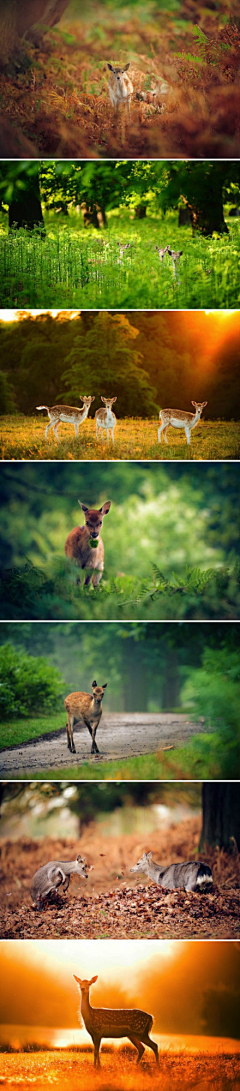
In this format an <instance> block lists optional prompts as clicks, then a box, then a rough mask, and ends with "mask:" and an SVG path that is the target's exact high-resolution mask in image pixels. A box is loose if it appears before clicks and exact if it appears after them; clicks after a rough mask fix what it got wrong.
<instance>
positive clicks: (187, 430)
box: [185, 428, 191, 447]
mask: <svg viewBox="0 0 240 1091" xmlns="http://www.w3.org/2000/svg"><path fill="white" fill-rule="evenodd" d="M185 436H186V440H187V443H188V446H189V447H190V442H191V432H190V429H189V428H185Z"/></svg>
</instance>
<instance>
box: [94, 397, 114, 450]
mask: <svg viewBox="0 0 240 1091" xmlns="http://www.w3.org/2000/svg"><path fill="white" fill-rule="evenodd" d="M101 401H102V402H103V403H104V405H105V409H101V408H100V409H96V413H95V420H96V426H97V440H98V436H99V432H100V433H101V434H102V441H103V432H104V429H105V428H106V433H107V443H108V440H109V437H110V433H111V436H112V442H113V443H114V428H115V424H116V419H117V418H116V417H115V413H113V412H112V405H113V403H114V402H116V401H117V398H103V396H102V394H101Z"/></svg>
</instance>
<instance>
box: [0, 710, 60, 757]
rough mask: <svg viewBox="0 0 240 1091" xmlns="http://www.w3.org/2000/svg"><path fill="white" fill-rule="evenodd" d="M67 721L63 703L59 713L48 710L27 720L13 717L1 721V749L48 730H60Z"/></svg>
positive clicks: (43, 733) (33, 737) (25, 740)
mask: <svg viewBox="0 0 240 1091" xmlns="http://www.w3.org/2000/svg"><path fill="white" fill-rule="evenodd" d="M65 722H66V713H65V709H64V707H63V703H62V710H61V711H60V712H58V713H56V712H55V713H54V714H53V713H52V712H48V713H47V715H46V713H45V715H44V716H41V715H40V716H37V717H36V716H35V717H30V718H28V719H27V720H24V719H21V718H20V719H18V720H14V719H13V718H11V720H10V721H9V723H8V722H7V721H6V722H5V723H3V722H2V723H1V734H0V750H2V749H3V747H5V746H13V745H14V744H16V745H17V744H18V743H19V744H21V743H23V742H28V740H29V739H38V738H39V735H45V734H47V732H48V731H59V729H60V728H61V727H64V724H65Z"/></svg>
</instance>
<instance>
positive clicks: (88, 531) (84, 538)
mask: <svg viewBox="0 0 240 1091" xmlns="http://www.w3.org/2000/svg"><path fill="white" fill-rule="evenodd" d="M78 503H79V504H80V508H82V511H83V513H84V515H85V520H86V522H85V527H74V529H73V530H71V531H70V534H69V535H68V537H67V539H66V542H65V553H66V557H70V559H71V560H72V561H76V564H77V565H79V568H89V569H90V572H88V574H87V575H86V576H85V580H84V586H85V587H87V586H88V584H89V583H90V582H91V580H92V584H93V587H97V586H98V584H99V582H100V580H101V578H102V574H103V569H104V545H103V540H102V538H100V537H99V535H100V530H101V528H102V521H103V517H104V515H108V512H109V510H110V507H111V500H107V501H106V503H105V504H102V507H101V508H98V510H96V509H95V508H87V507H86V504H81V500H79V501H78ZM77 582H78V583H81V580H80V578H78V581H77Z"/></svg>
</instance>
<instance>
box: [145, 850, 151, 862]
mask: <svg viewBox="0 0 240 1091" xmlns="http://www.w3.org/2000/svg"><path fill="white" fill-rule="evenodd" d="M146 855H147V860H151V859H152V852H147V854H146Z"/></svg>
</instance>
